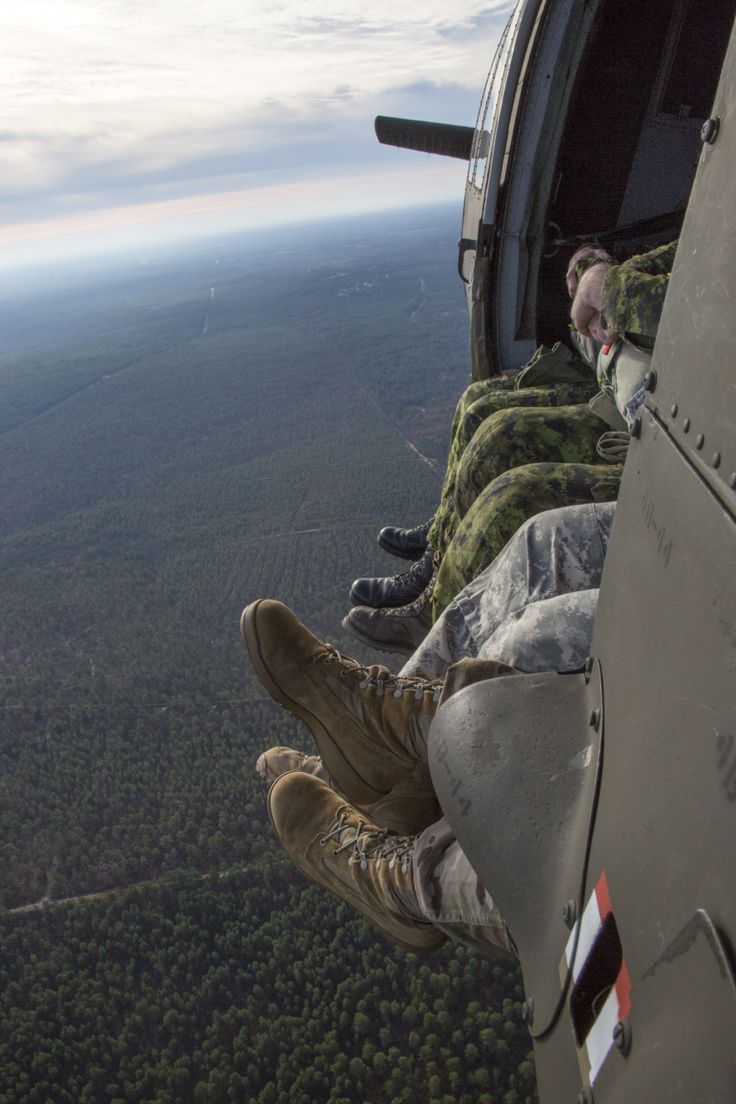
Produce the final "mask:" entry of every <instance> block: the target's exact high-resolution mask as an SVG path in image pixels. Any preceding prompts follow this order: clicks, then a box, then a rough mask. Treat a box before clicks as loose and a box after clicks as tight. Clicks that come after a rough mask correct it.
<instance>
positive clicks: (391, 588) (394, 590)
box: [350, 548, 434, 609]
mask: <svg viewBox="0 0 736 1104" xmlns="http://www.w3.org/2000/svg"><path fill="white" fill-rule="evenodd" d="M433 556H434V551H433V549H432V548H427V551H426V552H425V553H424V555H423V556H422V558H421V559H420V560H417V561H416V563H414V564H412V566H411V567H410V568H409V570H408V571H402V572H401V574H399V575H391V576H388V577H386V578H385V579H356V580H355V582H354V583H353V585H352V586H351V588H350V603H351V605H353V606H370V607H371V608H372V609H386V608H394V607H396V606H406V605H408V603H409V602H413V601H414V599H415V598H418V597H419V595H420V594H421V593H422V591H423V590H424V589H425V587H426V586H427V583H428V582H429V580H430V579H431V578H432V558H433Z"/></svg>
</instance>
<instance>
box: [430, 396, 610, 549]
mask: <svg viewBox="0 0 736 1104" xmlns="http://www.w3.org/2000/svg"><path fill="white" fill-rule="evenodd" d="M596 391H597V385H596V382H595V380H594V379H593V377H592V375H591V378H590V380H588V381H585V382H580V383H573V382H563V383H554V384H548V385H545V386H539V387H522V388H519V389H518V390H516V389H515V379H514V377H512V376H495V377H494V378H493V379H488V380H478V381H477V382H476V383H471V384H470V386H469V387H467V388H466V389H465V391H464V392H463V394H462V395H461V396H460V399H459V401H458V404H457V407H456V408H455V416H454V418H453V420H452V430H451V433H450V451H449V454H448V457H447V467H446V469H445V478H444V482H443V484H442V493H441V495H440V506H439V509H438V512H437V515H436V520H435V521H434V522H433V524H432V527H431V529H430V531H429V535H428V541H429V543H430V544H431V545H432V547H433V548H441V547H442V546H441V544H440V542H441V541H442V531H443V529H444V525H445V513H446V510H447V509H448V508H451V505H452V502H453V501H454V494H455V485H456V482H457V473H458V467H459V465H460V462H461V460H462V457H463V453H464V452H465V450H466V448H467V447H468V445H469V444H470V442H471V440H472V438H473V436H474V435H475V433H476V431H477V430H478V429H479V428H480V426H481V425H482V424H483V423H484V422H485V421H486V419H487V418H490V417H491V415H492V414H497V413H499V412H500V411H502V410H508V409H511V408H514V407H530V406H531V407H537V406H539V407H557V406H572V405H577V404H580V403H585V402H587V401H588V399H590V398H592V397H593V395H594V394H595V393H596ZM445 504H449V507H448V506H446V505H445Z"/></svg>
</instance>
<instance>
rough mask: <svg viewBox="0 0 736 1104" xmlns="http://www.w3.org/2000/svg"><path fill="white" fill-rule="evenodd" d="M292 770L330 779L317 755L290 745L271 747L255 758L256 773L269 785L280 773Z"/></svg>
mask: <svg viewBox="0 0 736 1104" xmlns="http://www.w3.org/2000/svg"><path fill="white" fill-rule="evenodd" d="M292 770H300V771H304V773H305V774H313V775H314V776H315V778H321V779H322V781H323V782H329V781H330V776H329V775H328V773H327V771H326V769H325V767H324V764H323V763H322V760H321V759H320V757H319V755H307V754H306V752H303V751H297V750H296V749H295V748H290V747H272V748H269V749H268V751H264V752H263V754H262V755H259V756H258V758H257V759H256V774H257V775H258V777H259V778H262V779H263V781H264V782H265V783H266V784H267V785H269V786H270V785H271V783H272V782H275V781H276V779H277V778H280V777H281V775H282V774H286V773H287V771H292Z"/></svg>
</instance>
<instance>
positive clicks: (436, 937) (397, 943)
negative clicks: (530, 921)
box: [266, 776, 447, 955]
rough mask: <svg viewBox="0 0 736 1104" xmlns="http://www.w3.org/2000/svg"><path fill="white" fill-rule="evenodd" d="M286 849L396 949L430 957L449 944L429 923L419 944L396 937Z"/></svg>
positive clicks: (310, 875)
mask: <svg viewBox="0 0 736 1104" xmlns="http://www.w3.org/2000/svg"><path fill="white" fill-rule="evenodd" d="M282 777H283V776H282ZM272 789H273V786H271V787H270V789H269V791H268V797H267V799H266V805H267V808H268V819H269V820H270V821H271V824H272V825H273V829H274V831H275V832H276V835H277V836H278V838H279V840H281V837H280V836H279V834H278V832H277V831H276V825H275V823H274V819H273V815H272V813H271V791H272ZM282 846H283V841H282ZM284 849H285V850H286V853H287V854H288V855H289V857H290V858H291V860H292V862H294V863H295V865H296V866H298V867H299V869H300V870H301V872H302V873H303V874H305V875H306V876H307V878H309V880H310V882H315V883H316V884H317V885H318V886H321V887H322V889H326V890H327V892H328V893H331V894H332V895H333V897H337V899H338V900H339V901H345V903H346V904H348V905H351V906H352V907H353V908H354V909H356V911H357V912H359V913H360V915H361V916H362V917H363V918H364V919H365V920H366V921H367V922H368V923H369V924H370V925H371V927H372V928H374V929H375V930H376V931H377V932H378V933H379V934H380V935H382V936H383V938H384V939H387V940H388V941H389V943H391V944H392V945H393V946H394V947H399V948H400V949H401V950H402V951H410V952H411V953H412V954H415V955H430V954H433V953H434V951H437V950H439V948H440V947H441V946H443V944H444V943H446V942H447V936H446V935H445V934H444V932H441V931H438V929H437V928H434V927H433V925H432V924H430V923H429V921H428V922H427V931H426V932H423V931H422V930H421V928H418V929H416V931H417V935H420V934H421V936H422V938H421V940H420V941H419V942H416V943H415V942H411V941H410V940H408V939H402V938H401V937H400V936H398V935H396V933H395V932H393V931H392V930H391V929H390V928H386V927H384V926H383V925H382V924H379V923H378V921H377V920H376V918H375V916H374V915H373V913H372V912H371V911H370V909H368V908H366V907H365V906H364V905H363V904H362V903H361V901H360V898H359V897H357V896H356V897H347V896H343V895H342V894H341V893H336V892H335V889H334V888H333V886H332V884H331V883H330V881H329V880H328V878H327V877H320V873H321V872H320V870H319V868H318V867H316V866H312V865H311V864H308V863H306V862H305V861H304V860H302V859H300V857H299V856H298V855H296V854H293V853H292V852H291V851H289V850H288V848H286V847H285V848H284Z"/></svg>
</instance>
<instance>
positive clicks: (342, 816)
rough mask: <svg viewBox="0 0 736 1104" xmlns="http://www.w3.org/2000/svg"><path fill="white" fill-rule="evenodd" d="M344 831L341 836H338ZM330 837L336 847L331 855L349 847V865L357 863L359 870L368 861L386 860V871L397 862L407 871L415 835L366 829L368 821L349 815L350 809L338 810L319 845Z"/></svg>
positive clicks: (325, 843) (364, 867)
mask: <svg viewBox="0 0 736 1104" xmlns="http://www.w3.org/2000/svg"><path fill="white" fill-rule="evenodd" d="M343 833H345V839H342V838H341V837H342V836H343ZM330 840H332V841H333V842H334V843H335V844H336V846H334V847H333V848H332V854H333V855H341V854H342V853H343V851H347V850H349V849H350V848H352V850H351V852H350V857H349V859H348V865H349V866H355V865H357V864H359V865H360V869H361V870H367V869H368V863H370V862H375V864H376V866H379V865H380V864H381V863H382V862H384V861H387V862H388V867H389V870H393V869H394V868H395V867H396V866H397V864H399V865H401V868H402V870H403V871H404V872H406V871H407V870H409V868H410V867H411V863H412V858H413V855H414V845H415V843H416V836H396V835H394V834H393V833H391V832H389V831H388V830H387V829H386V828H369V827H368V822H367V821H365V820H361V819H359V820H358V821H357V823H356V822H355V821H354V820H353V819H352V818H351V815H350V811H349V810H347V809H341V810H340V811H339V812H338V814H337V816H336V817H335V819H334V820H333V821H332V823H331V824H330V826H329V828H328V829H327V831H326V832H325V834H324V836H322V837H321V839H320V841H319V845H320V847H326V846H327V844H328V843H329V842H330Z"/></svg>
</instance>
